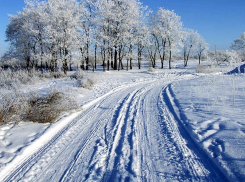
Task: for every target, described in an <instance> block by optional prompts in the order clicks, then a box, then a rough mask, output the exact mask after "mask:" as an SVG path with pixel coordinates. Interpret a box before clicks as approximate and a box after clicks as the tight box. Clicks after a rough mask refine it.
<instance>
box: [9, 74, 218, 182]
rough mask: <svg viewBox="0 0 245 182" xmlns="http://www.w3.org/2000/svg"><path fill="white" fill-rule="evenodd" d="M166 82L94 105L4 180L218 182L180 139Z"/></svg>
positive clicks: (135, 87) (138, 86)
mask: <svg viewBox="0 0 245 182" xmlns="http://www.w3.org/2000/svg"><path fill="white" fill-rule="evenodd" d="M178 79H181V76H178V77H177V78H176V80H178ZM167 80H168V78H167V79H165V78H161V79H160V80H159V81H158V82H157V83H156V80H155V81H154V83H153V81H147V82H142V83H140V84H135V85H130V86H127V87H122V88H120V89H118V90H114V91H113V92H111V93H109V94H107V95H106V96H105V97H103V98H102V99H100V100H98V101H96V102H93V104H91V105H90V107H89V108H87V110H85V111H84V112H83V113H81V114H80V115H79V116H78V117H76V118H75V119H74V120H73V121H72V122H71V123H70V124H69V125H68V126H66V127H64V128H63V129H62V130H61V131H60V132H59V133H58V134H56V135H55V137H53V138H52V139H51V140H50V141H49V142H48V143H47V144H45V145H44V146H43V147H42V148H41V150H39V151H38V152H36V153H34V154H33V155H31V156H29V157H28V158H27V159H26V160H25V161H24V163H22V164H20V165H19V166H18V167H17V168H16V169H15V170H14V172H13V173H12V174H11V175H9V176H7V177H6V178H5V180H6V181H19V180H20V181H24V180H27V181H33V180H35V181H101V180H102V181H123V180H124V181H130V180H131V181H172V180H175V181H176V180H177V181H205V180H209V181H215V180H213V179H219V178H215V177H214V176H209V171H208V170H206V168H205V167H203V166H202V161H201V160H200V159H199V158H198V157H197V155H196V154H195V153H194V152H193V151H191V150H190V149H189V148H188V146H189V141H188V142H187V141H185V140H184V139H183V137H182V135H183V133H182V131H180V130H181V128H182V129H183V127H181V126H179V123H178V122H179V120H177V114H176V113H174V109H173V106H172V105H171V104H172V103H171V98H170V97H169V93H168V88H169V86H168V84H169V83H171V82H173V81H174V80H172V81H169V80H168V81H167ZM151 82H152V83H151ZM116 101H119V102H116ZM63 154H65V155H63ZM198 156H199V155H198ZM199 160H200V162H199Z"/></svg>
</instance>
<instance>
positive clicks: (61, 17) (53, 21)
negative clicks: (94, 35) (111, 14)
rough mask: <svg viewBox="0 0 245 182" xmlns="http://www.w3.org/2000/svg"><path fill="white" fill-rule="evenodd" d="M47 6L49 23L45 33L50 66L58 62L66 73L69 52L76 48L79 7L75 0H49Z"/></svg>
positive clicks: (79, 16) (69, 57) (79, 15)
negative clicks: (49, 54) (47, 41)
mask: <svg viewBox="0 0 245 182" xmlns="http://www.w3.org/2000/svg"><path fill="white" fill-rule="evenodd" d="M48 5H49V7H48V9H47V15H48V16H49V23H48V26H47V27H46V33H47V36H48V40H49V45H50V46H49V49H50V53H51V60H52V64H57V62H56V61H57V60H58V63H60V64H62V68H63V71H64V73H66V72H67V70H68V62H69V60H70V59H71V52H72V51H73V50H74V49H76V48H77V37H78V36H79V32H78V28H79V24H78V23H79V21H80V18H81V13H80V6H79V4H78V2H77V1H76V0H59V1H57V0H49V1H48Z"/></svg>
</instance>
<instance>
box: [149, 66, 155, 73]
mask: <svg viewBox="0 0 245 182" xmlns="http://www.w3.org/2000/svg"><path fill="white" fill-rule="evenodd" d="M148 72H150V73H155V72H156V71H155V69H154V68H153V67H150V68H149V69H148Z"/></svg>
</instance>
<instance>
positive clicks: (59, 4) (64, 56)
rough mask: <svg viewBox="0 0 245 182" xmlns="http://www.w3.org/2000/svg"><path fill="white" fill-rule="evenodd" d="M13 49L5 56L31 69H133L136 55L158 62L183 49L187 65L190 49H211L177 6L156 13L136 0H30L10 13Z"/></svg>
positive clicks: (198, 51) (192, 51)
mask: <svg viewBox="0 0 245 182" xmlns="http://www.w3.org/2000/svg"><path fill="white" fill-rule="evenodd" d="M6 38H7V39H6V40H7V41H8V42H9V43H10V45H11V46H10V49H9V51H8V52H7V53H6V54H5V55H4V57H3V59H2V60H3V61H10V62H11V61H13V60H15V62H16V61H17V62H18V63H21V64H24V65H25V67H26V68H27V69H31V68H39V69H40V70H41V71H42V70H43V69H48V70H50V71H51V72H56V71H57V70H58V69H60V68H61V69H62V70H63V71H64V73H67V71H68V68H69V69H72V65H73V66H79V67H80V68H82V69H86V70H88V69H89V66H91V67H92V68H93V69H96V67H97V62H98V60H100V61H102V62H103V66H104V70H106V69H107V70H110V69H111V68H112V69H114V70H117V69H118V70H120V69H123V63H122V62H123V60H127V69H132V60H137V61H138V68H139V69H140V68H141V60H142V59H143V57H145V58H146V59H148V60H150V61H151V64H152V67H155V65H156V60H157V59H160V60H161V67H162V68H163V65H164V60H166V59H168V63H169V68H170V69H171V59H172V55H173V54H175V53H177V52H179V51H180V50H181V52H183V59H184V65H185V66H187V62H188V59H189V57H190V55H191V54H193V55H196V56H198V58H199V62H200V60H201V57H202V55H203V53H204V52H205V51H206V50H207V49H208V45H207V43H206V42H205V40H204V39H203V38H202V37H201V36H200V35H199V34H198V33H197V32H196V31H194V30H190V29H186V28H183V25H182V22H181V18H180V16H178V15H177V14H176V13H175V12H174V11H170V10H166V9H164V8H159V9H158V11H157V12H156V13H152V12H151V11H150V10H149V9H148V8H147V7H146V6H143V5H142V3H141V2H140V1H138V0H81V1H77V0H47V1H38V0H33V1H30V0H29V1H26V7H25V8H24V9H23V11H22V12H18V13H17V15H10V23H9V24H8V26H7V30H6Z"/></svg>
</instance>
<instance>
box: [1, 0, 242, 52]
mask: <svg viewBox="0 0 245 182" xmlns="http://www.w3.org/2000/svg"><path fill="white" fill-rule="evenodd" d="M141 2H142V3H143V4H144V5H148V6H149V8H151V9H152V10H153V11H156V10H157V8H158V7H164V8H165V9H169V10H174V11H175V13H176V14H178V15H179V16H181V19H182V22H183V24H184V26H185V27H186V28H191V29H194V30H197V31H198V32H199V34H201V35H202V36H203V37H204V38H205V40H206V41H207V42H208V43H209V45H210V49H211V50H213V49H214V47H215V45H216V47H217V49H224V50H225V49H229V47H230V45H231V43H232V42H233V40H235V39H237V38H238V37H239V36H240V35H241V33H242V32H245V0H141ZM24 6H25V4H24V0H0V56H1V55H2V54H3V53H4V51H6V50H7V47H8V44H7V43H6V42H5V41H4V40H5V30H6V25H7V24H8V22H9V19H8V14H16V13H17V12H18V11H22V9H23V7H24Z"/></svg>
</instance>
